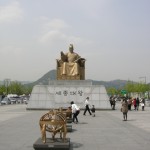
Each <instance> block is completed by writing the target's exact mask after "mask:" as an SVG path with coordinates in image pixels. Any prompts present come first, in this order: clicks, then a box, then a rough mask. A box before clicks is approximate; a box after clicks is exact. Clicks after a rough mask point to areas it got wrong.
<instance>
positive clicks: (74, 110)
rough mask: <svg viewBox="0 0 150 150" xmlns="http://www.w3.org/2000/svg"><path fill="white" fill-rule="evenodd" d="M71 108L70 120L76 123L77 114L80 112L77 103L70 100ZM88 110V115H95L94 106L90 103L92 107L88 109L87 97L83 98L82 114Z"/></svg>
mask: <svg viewBox="0 0 150 150" xmlns="http://www.w3.org/2000/svg"><path fill="white" fill-rule="evenodd" d="M70 104H71V109H72V122H74V123H78V115H79V113H80V108H79V106H77V104H75V103H74V101H72V102H71V103H70ZM87 111H88V112H89V114H90V115H92V116H93V117H95V106H94V105H92V108H91V109H90V104H89V97H87V98H86V100H85V109H84V113H83V115H86V112H87Z"/></svg>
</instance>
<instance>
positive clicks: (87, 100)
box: [83, 97, 92, 115]
mask: <svg viewBox="0 0 150 150" xmlns="http://www.w3.org/2000/svg"><path fill="white" fill-rule="evenodd" d="M86 111H88V112H89V114H90V115H92V114H91V112H90V108H89V97H87V98H86V100H85V110H84V113H83V115H86Z"/></svg>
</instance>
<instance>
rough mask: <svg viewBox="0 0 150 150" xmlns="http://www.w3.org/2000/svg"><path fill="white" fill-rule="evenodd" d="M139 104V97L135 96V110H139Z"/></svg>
mask: <svg viewBox="0 0 150 150" xmlns="http://www.w3.org/2000/svg"><path fill="white" fill-rule="evenodd" d="M139 104H140V100H139V98H138V97H137V98H136V110H137V111H138V110H139Z"/></svg>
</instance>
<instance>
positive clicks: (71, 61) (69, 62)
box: [61, 52, 81, 76]
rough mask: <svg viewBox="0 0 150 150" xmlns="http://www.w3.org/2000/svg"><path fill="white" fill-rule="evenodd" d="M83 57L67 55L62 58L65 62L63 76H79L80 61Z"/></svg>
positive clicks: (74, 54)
mask: <svg viewBox="0 0 150 150" xmlns="http://www.w3.org/2000/svg"><path fill="white" fill-rule="evenodd" d="M80 58H81V57H80V56H79V55H78V54H76V53H74V52H73V53H70V52H68V53H66V54H64V55H62V56H61V60H62V61H63V65H62V71H61V75H68V76H75V75H78V74H79V64H78V60H79V59H80Z"/></svg>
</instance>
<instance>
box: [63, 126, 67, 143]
mask: <svg viewBox="0 0 150 150" xmlns="http://www.w3.org/2000/svg"><path fill="white" fill-rule="evenodd" d="M63 130H64V132H63V141H64V142H65V140H66V134H67V126H66V124H65V125H64V126H63Z"/></svg>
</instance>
